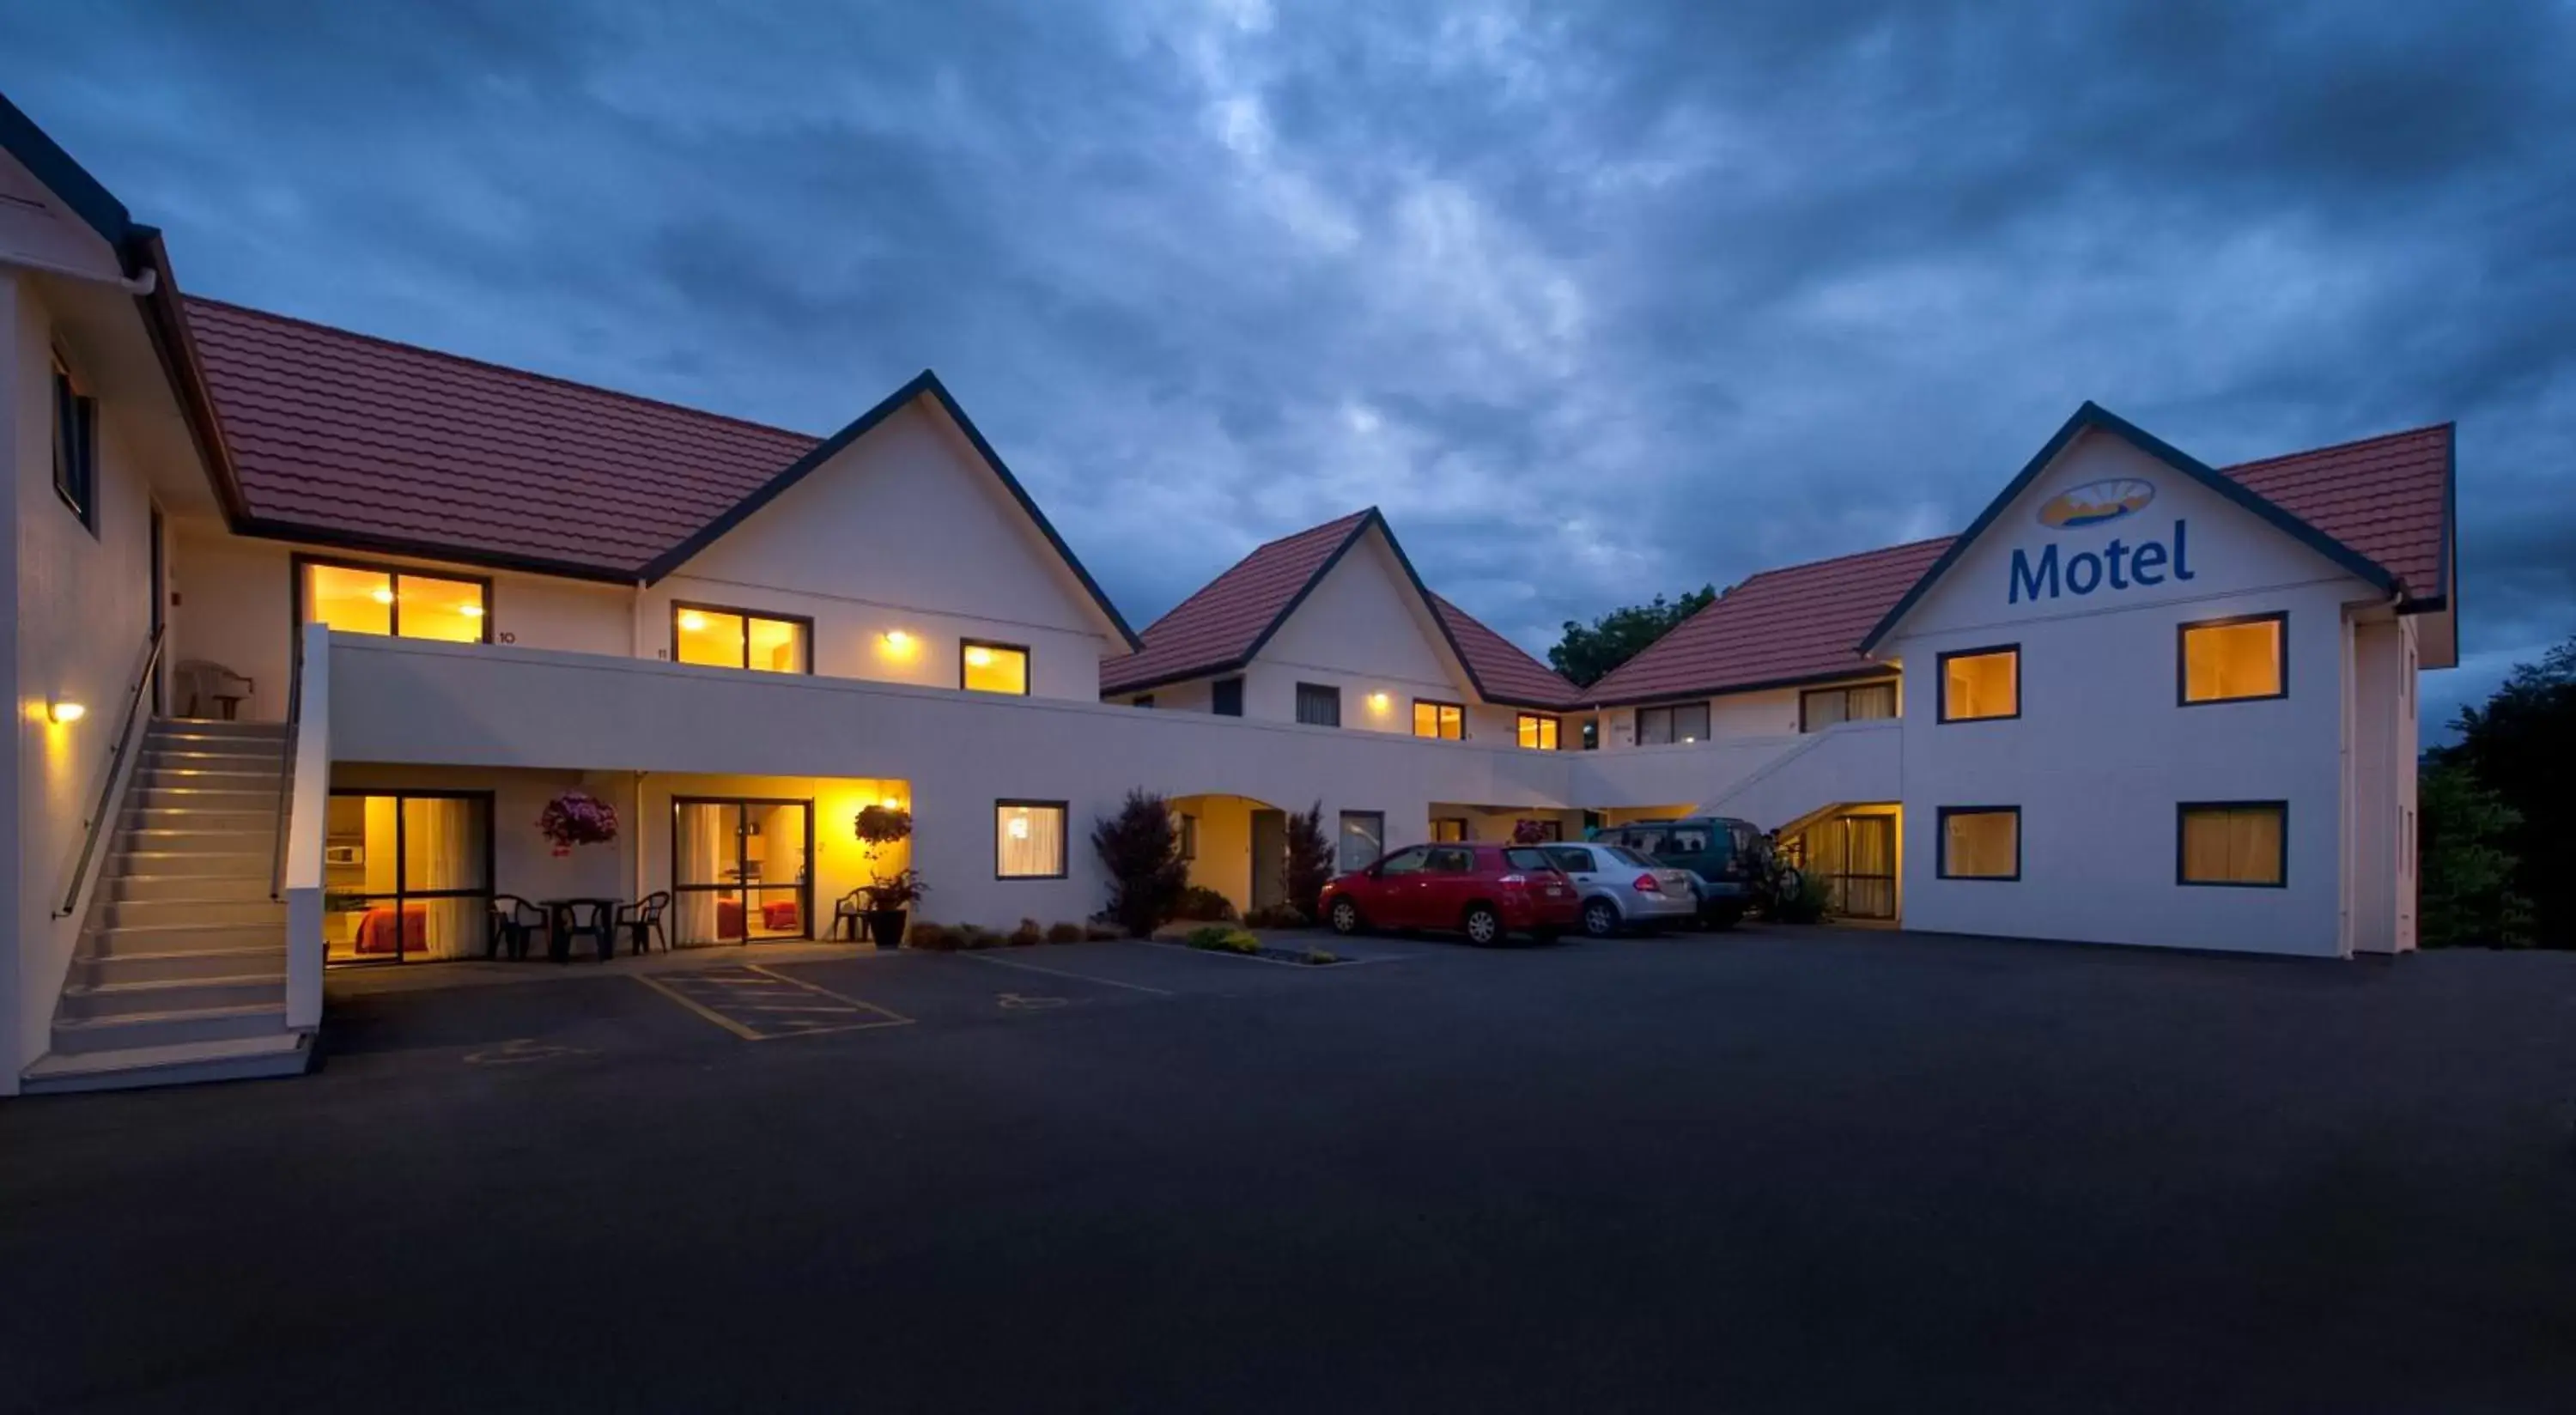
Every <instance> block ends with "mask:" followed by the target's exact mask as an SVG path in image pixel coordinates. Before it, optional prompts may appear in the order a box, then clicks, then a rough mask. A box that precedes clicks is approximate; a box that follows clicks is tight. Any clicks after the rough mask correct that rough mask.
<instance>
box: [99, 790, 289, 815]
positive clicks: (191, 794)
mask: <svg viewBox="0 0 2576 1415" xmlns="http://www.w3.org/2000/svg"><path fill="white" fill-rule="evenodd" d="M127 805H128V806H129V807H130V808H136V809H141V810H147V811H157V810H162V809H165V808H170V807H190V806H193V807H196V808H198V809H200V810H211V811H259V810H266V811H275V810H276V809H277V790H276V788H275V787H271V788H269V789H268V790H265V791H262V790H259V789H257V788H254V787H246V786H136V787H133V788H132V791H131V794H130V795H129V797H128V798H127Z"/></svg>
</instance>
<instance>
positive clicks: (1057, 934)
mask: <svg viewBox="0 0 2576 1415" xmlns="http://www.w3.org/2000/svg"><path fill="white" fill-rule="evenodd" d="M1089 937H1091V930H1090V929H1088V928H1085V927H1084V926H1082V925H1081V924H1050V925H1048V926H1047V931H1046V941H1047V942H1049V943H1080V942H1082V941H1083V940H1084V939H1086V938H1089Z"/></svg>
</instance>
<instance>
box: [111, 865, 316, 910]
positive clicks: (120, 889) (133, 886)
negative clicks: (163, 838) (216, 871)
mask: <svg viewBox="0 0 2576 1415" xmlns="http://www.w3.org/2000/svg"><path fill="white" fill-rule="evenodd" d="M268 881H269V872H268V871H266V870H262V871H260V872H259V873H258V874H228V875H207V874H188V873H184V872H180V871H169V872H164V873H158V874H147V875H115V876H110V877H109V878H106V879H102V880H100V881H99V882H98V898H97V901H96V902H103V903H110V904H127V903H135V904H141V903H155V902H159V901H163V900H200V901H204V902H206V903H217V902H222V903H231V902H235V901H245V902H246V901H249V900H259V901H261V902H263V903H266V902H273V901H270V900H269V897H268Z"/></svg>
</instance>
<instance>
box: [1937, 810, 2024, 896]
mask: <svg viewBox="0 0 2576 1415" xmlns="http://www.w3.org/2000/svg"><path fill="white" fill-rule="evenodd" d="M1940 863H1941V868H1940V871H1939V873H1940V876H1941V878H1943V879H2002V880H2014V879H2020V878H2021V808H2020V807H2019V806H1943V807H1942V808H1941V862H1940Z"/></svg>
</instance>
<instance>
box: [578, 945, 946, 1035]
mask: <svg viewBox="0 0 2576 1415" xmlns="http://www.w3.org/2000/svg"><path fill="white" fill-rule="evenodd" d="M742 968H743V969H744V971H746V972H751V973H757V974H759V975H760V976H758V977H757V978H746V977H742V976H740V975H728V974H722V973H678V974H673V975H672V981H673V982H691V983H704V984H707V985H710V986H715V987H757V988H764V989H767V988H777V987H787V988H795V989H800V990H802V991H804V992H809V993H813V994H816V995H817V996H820V997H826V998H830V999H831V1000H832V1002H833V1003H837V1004H840V1005H839V1006H829V1005H825V1004H822V1003H810V1002H809V1003H791V1002H784V1001H768V1000H766V999H768V998H774V997H776V996H777V994H776V993H774V992H773V993H764V994H760V996H762V997H763V998H764V1000H763V1001H760V1002H753V1001H750V1000H749V999H748V998H746V999H744V1000H743V1001H742V1002H740V1003H739V1004H737V1003H735V1002H734V1001H733V999H731V998H725V999H723V1002H724V1005H725V1006H727V1007H733V1008H735V1009H736V1010H738V1011H742V1012H760V1013H803V1014H809V1015H810V1014H814V1013H828V1014H832V1015H835V1016H850V1015H854V1014H858V1013H866V1014H869V1015H871V1016H873V1017H875V1018H877V1019H878V1020H876V1021H873V1022H855V1023H851V1024H849V1025H847V1026H839V1027H832V1026H816V1025H810V1024H807V1023H805V1022H803V1021H802V1020H801V1019H795V1018H781V1019H780V1020H781V1021H782V1022H792V1023H794V1025H791V1026H790V1027H788V1028H787V1030H784V1031H777V1032H763V1031H760V1030H759V1029H757V1028H755V1027H752V1026H749V1025H747V1024H746V1023H745V1022H743V1021H742V1020H740V1019H737V1018H734V1017H729V1016H727V1015H725V1014H724V1013H723V1012H720V1011H717V1010H716V1009H715V1008H713V1007H710V1006H708V1005H707V1004H706V1003H703V1002H700V1001H699V1000H698V999H696V998H694V997H691V996H689V995H688V994H687V993H686V992H683V991H682V990H681V989H679V988H678V987H675V986H672V983H671V982H665V981H663V980H662V979H660V978H656V977H654V976H652V975H651V974H649V973H635V974H630V975H629V976H631V977H633V978H634V979H635V981H637V982H639V983H642V984H643V985H645V986H646V987H648V988H651V989H652V990H653V991H655V992H658V993H660V994H662V995H663V996H664V997H667V998H669V999H671V1000H672V1001H673V1002H676V1003H678V1004H680V1005H681V1006H682V1007H685V1008H687V1009H689V1010H690V1011H691V1012H694V1013H696V1014H698V1015H699V1016H701V1017H704V1018H705V1019H707V1020H708V1021H710V1022H713V1023H715V1024H716V1025H717V1026H719V1027H722V1028H724V1029H725V1030H726V1031H728V1032H731V1033H733V1034H734V1035H735V1036H737V1037H740V1038H742V1039H743V1040H744V1041H747V1042H767V1041H775V1040H777V1039H778V1038H780V1037H808V1036H813V1035H814V1034H816V1033H818V1032H861V1031H867V1030H869V1029H871V1028H877V1027H909V1026H911V1025H912V1024H913V1019H911V1018H909V1017H906V1016H904V1015H903V1014H902V1013H900V1012H895V1011H891V1010H889V1009H887V1008H883V1007H879V1006H877V1005H876V1004H875V1003H873V1002H868V1001H866V1000H864V999H861V998H855V997H848V996H845V995H843V994H841V993H837V992H834V991H832V990H831V989H830V988H827V987H823V986H820V985H818V984H815V983H809V982H807V981H805V980H804V979H802V978H792V977H789V976H788V975H786V974H784V973H773V972H771V971H770V970H769V969H767V968H764V967H762V966H761V965H759V964H757V963H746V964H743V965H742Z"/></svg>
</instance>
